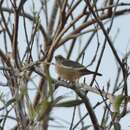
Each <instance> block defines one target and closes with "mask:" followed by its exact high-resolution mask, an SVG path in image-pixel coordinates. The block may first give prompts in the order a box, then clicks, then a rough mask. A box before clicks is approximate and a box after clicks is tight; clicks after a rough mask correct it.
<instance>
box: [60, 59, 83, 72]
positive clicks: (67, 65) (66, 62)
mask: <svg viewBox="0 0 130 130" xmlns="http://www.w3.org/2000/svg"><path fill="white" fill-rule="evenodd" d="M62 65H63V66H64V67H65V68H70V69H71V68H73V69H76V70H80V69H81V70H82V69H85V66H83V65H82V64H80V63H78V62H75V61H71V60H64V61H63V62H62Z"/></svg>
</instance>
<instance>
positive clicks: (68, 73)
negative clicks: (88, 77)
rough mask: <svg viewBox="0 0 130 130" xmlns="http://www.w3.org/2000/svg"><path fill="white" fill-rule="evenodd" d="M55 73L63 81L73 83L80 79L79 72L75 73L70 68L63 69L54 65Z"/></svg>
mask: <svg viewBox="0 0 130 130" xmlns="http://www.w3.org/2000/svg"><path fill="white" fill-rule="evenodd" d="M56 72H57V74H58V76H59V77H60V78H61V79H64V80H69V81H75V80H76V79H79V78H80V73H79V71H76V70H75V69H74V68H72V67H70V68H69V67H63V66H62V65H59V64H56Z"/></svg>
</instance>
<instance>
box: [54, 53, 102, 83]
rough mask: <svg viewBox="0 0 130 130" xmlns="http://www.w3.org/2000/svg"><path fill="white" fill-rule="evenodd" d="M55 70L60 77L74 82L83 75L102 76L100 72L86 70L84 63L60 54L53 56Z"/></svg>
mask: <svg viewBox="0 0 130 130" xmlns="http://www.w3.org/2000/svg"><path fill="white" fill-rule="evenodd" d="M55 61H56V64H55V70H56V73H57V74H58V76H59V78H60V79H63V80H67V81H70V82H75V81H76V80H78V79H80V77H82V76H84V75H89V74H94V75H98V76H102V74H100V73H97V72H93V71H91V70H88V69H87V68H86V67H85V66H84V65H82V64H80V63H78V62H76V61H72V60H68V59H66V58H64V57H63V56H62V55H57V56H55Z"/></svg>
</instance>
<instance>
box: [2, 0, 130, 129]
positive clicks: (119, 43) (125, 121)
mask: <svg viewBox="0 0 130 130" xmlns="http://www.w3.org/2000/svg"><path fill="white" fill-rule="evenodd" d="M122 2H130V1H129V0H122ZM5 5H6V3H5ZM99 5H100V4H99ZM82 6H83V5H81V6H79V7H78V9H77V10H76V11H77V12H76V15H78V12H80V8H82ZM51 7H52V0H50V2H49V7H48V10H49V11H51ZM129 7H130V6H129ZM32 8H33V5H32V4H31V0H28V1H27V2H26V4H25V9H26V11H27V12H28V13H29V12H31V11H32ZM35 9H36V10H38V9H39V2H38V1H37V2H35ZM42 15H43V14H42ZM40 19H41V23H42V24H43V25H44V26H45V24H44V19H43V17H41V18H40ZM28 23H29V24H28V25H27V26H28V34H29V33H30V32H31V24H30V22H28ZM107 25H109V23H108V24H107ZM19 26H20V31H19V43H20V44H19V48H20V52H21V53H23V52H24V50H25V49H26V41H25V35H24V33H23V25H22V19H21V23H20V25H19ZM39 35H40V34H39ZM98 35H99V41H100V42H101V43H103V41H104V35H103V33H102V31H99V33H98ZM89 36H90V34H89V33H88V34H87V35H84V36H83V37H82V45H81V44H80V39H79V40H78V41H77V45H76V47H75V50H74V52H73V55H72V56H71V59H73V60H75V59H76V58H77V55H78V54H77V51H78V50H79V47H81V48H82V47H83V46H84V45H85V43H86V41H87V39H88V38H89ZM115 37H116V39H115V42H114V46H115V48H116V49H117V52H118V54H119V56H120V57H121V58H123V56H124V55H125V53H126V52H128V51H129V50H130V14H127V15H124V16H121V17H118V18H115V19H114V24H113V27H112V30H111V31H110V38H111V39H112V40H113V39H114V38H115ZM0 39H1V46H0V48H1V49H3V43H4V42H3V38H2V36H1V35H0ZM40 40H41V41H40V42H39V43H40V44H42V42H43V39H42V38H41V39H40ZM21 41H22V42H21ZM67 44H69V42H68V43H66V47H68V45H67ZM96 45H97V38H96V37H95V38H94V40H93V41H92V44H90V46H89V48H88V49H87V52H86V53H85V58H84V65H86V66H87V65H88V64H89V63H90V61H91V59H92V57H93V54H94V52H95V49H96ZM8 48H9V50H10V49H11V48H10V43H9V46H8ZM100 49H101V46H100ZM63 50H64V49H63V48H59V49H58V50H57V51H56V53H55V55H57V54H61V55H64V56H65V55H66V53H65V52H63ZM35 52H36V47H35V46H34V54H33V56H34V57H35V58H37V55H36V53H35ZM53 62H55V61H54V60H53ZM80 62H81V61H80ZM95 65H96V63H95V64H94V65H93V66H90V67H89V69H90V70H94V69H95ZM128 65H130V58H128ZM50 72H51V76H52V77H53V78H56V77H57V74H56V72H55V69H54V66H51V69H50ZM99 72H100V73H102V74H103V76H102V77H97V81H98V83H99V85H100V87H101V88H104V89H106V86H107V82H108V81H109V80H110V82H111V86H110V92H111V91H112V89H113V83H114V81H115V75H116V73H117V62H116V61H115V58H114V56H113V53H112V51H111V49H110V47H109V45H108V44H107V47H106V49H105V53H104V56H103V59H102V62H101V65H100V68H99ZM85 78H86V83H89V82H90V81H91V78H92V76H85ZM0 79H1V80H0V82H1V81H3V80H5V79H4V77H3V76H2V75H0ZM38 80H39V79H38V78H36V79H35V82H38ZM82 81H83V78H81V80H80V82H82ZM30 85H32V86H33V84H31V83H30ZM1 91H2V92H4V93H5V95H6V96H7V98H9V97H8V93H9V91H7V88H2V89H1ZM34 93H35V91H34V90H32V91H30V94H31V96H32V97H33V96H34ZM128 93H129V95H130V78H128ZM61 95H62V96H63V95H64V96H65V97H66V99H65V100H68V99H75V97H76V95H75V93H74V92H73V91H72V90H69V89H67V88H64V87H60V88H58V89H57V90H56V92H55V96H56V97H58V96H61ZM88 95H89V99H90V101H91V102H92V104H96V103H97V102H98V101H101V100H102V99H101V97H100V96H97V95H95V94H92V93H89V94H88ZM80 108H81V109H82V112H83V113H82V116H83V115H84V113H85V112H84V111H86V110H85V107H84V105H81V107H80ZM102 109H103V105H102V106H100V107H99V108H98V109H96V111H95V112H96V114H97V115H98V116H97V117H98V118H100V117H101V115H102V114H103V113H102ZM129 110H130V105H129ZM76 113H77V114H76V117H77V118H75V123H76V122H77V121H78V120H79V118H78V116H79V115H78V110H76ZM12 114H13V112H12ZM72 114H73V108H69V109H68V108H67V109H66V108H54V110H53V111H52V117H54V118H55V119H57V121H58V122H59V121H60V122H61V119H63V120H65V122H66V123H65V122H64V121H63V122H62V124H63V125H64V126H67V125H68V126H70V122H71V119H72ZM129 120H130V115H129V114H127V115H126V116H125V117H124V118H122V120H121V125H122V129H123V130H128V129H130V124H129ZM85 121H86V122H87V123H88V125H89V124H90V123H91V122H90V120H88V118H86V119H85ZM6 123H7V125H6V127H7V128H6V129H10V128H12V125H10V124H12V122H10V120H9V121H8V122H6ZM50 125H55V122H53V121H50ZM78 128H79V127H78ZM78 128H77V130H78ZM57 129H58V128H57V127H56V128H55V127H50V128H49V130H57ZM59 129H60V130H66V129H68V128H59Z"/></svg>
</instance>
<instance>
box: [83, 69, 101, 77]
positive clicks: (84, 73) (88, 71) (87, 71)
mask: <svg viewBox="0 0 130 130" xmlns="http://www.w3.org/2000/svg"><path fill="white" fill-rule="evenodd" d="M81 73H82V74H83V75H88V74H94V75H98V76H102V74H101V73H98V72H94V71H91V70H88V69H83V70H82V72H81Z"/></svg>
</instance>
